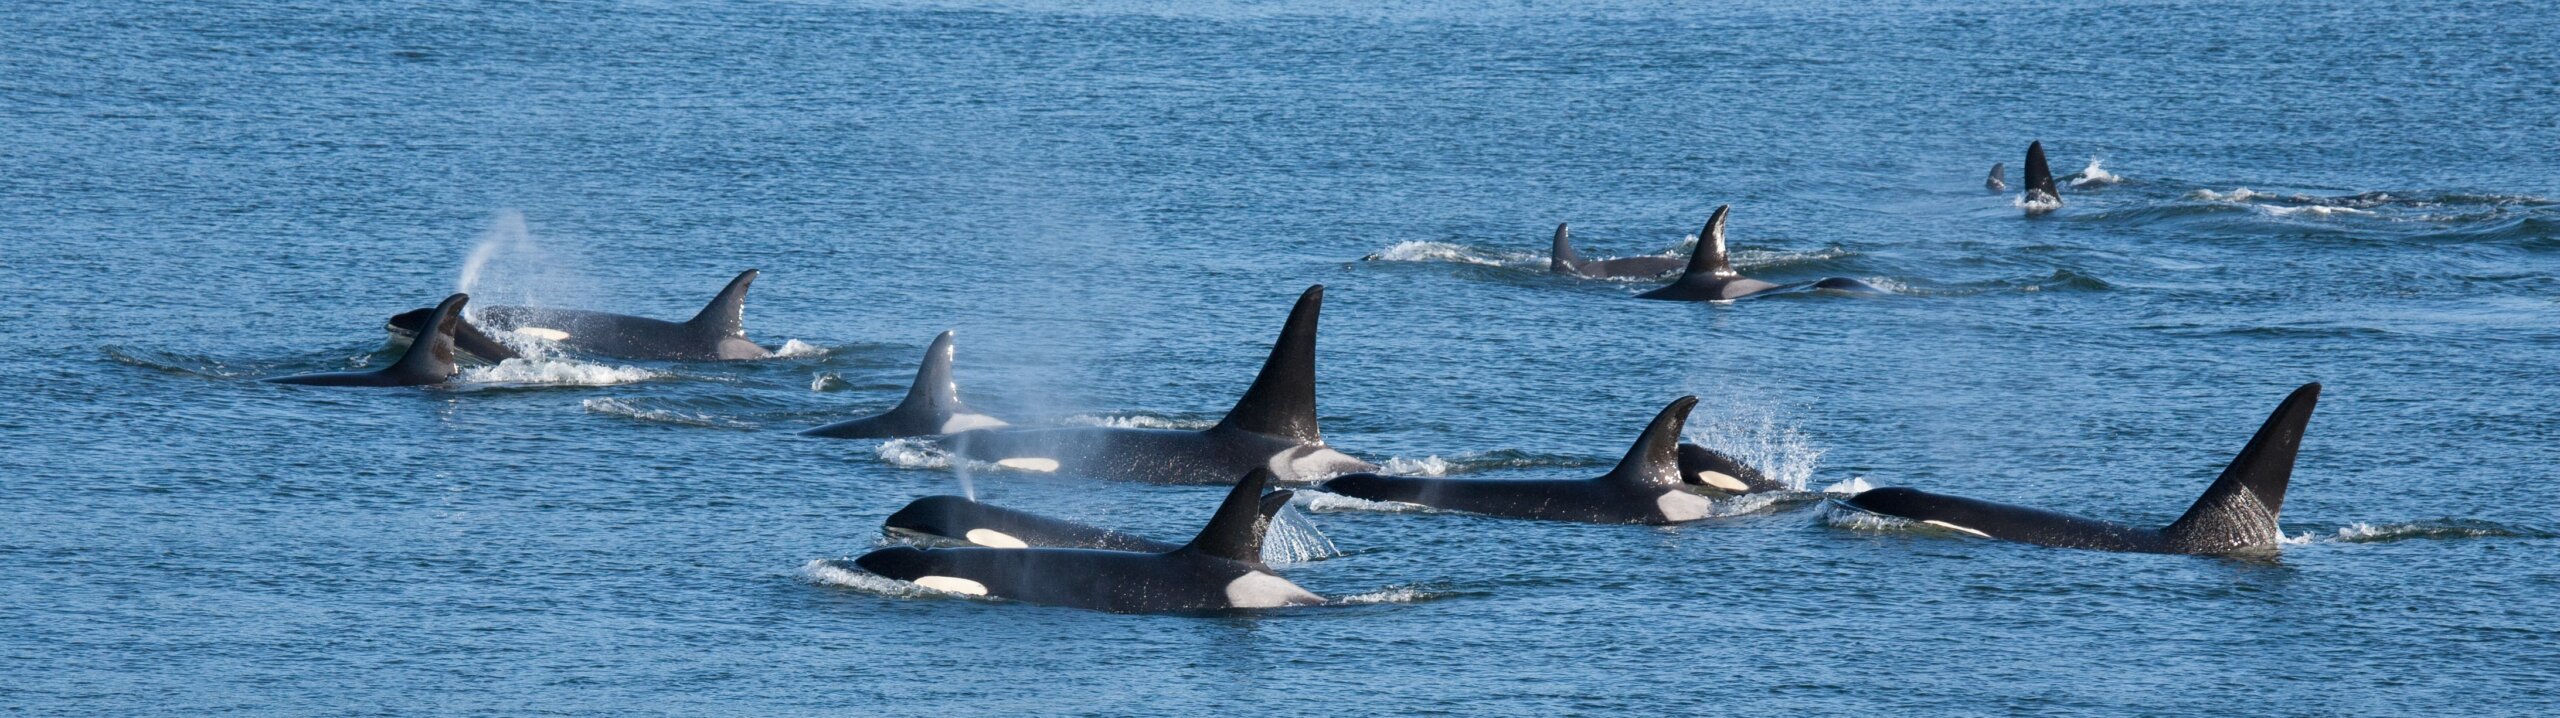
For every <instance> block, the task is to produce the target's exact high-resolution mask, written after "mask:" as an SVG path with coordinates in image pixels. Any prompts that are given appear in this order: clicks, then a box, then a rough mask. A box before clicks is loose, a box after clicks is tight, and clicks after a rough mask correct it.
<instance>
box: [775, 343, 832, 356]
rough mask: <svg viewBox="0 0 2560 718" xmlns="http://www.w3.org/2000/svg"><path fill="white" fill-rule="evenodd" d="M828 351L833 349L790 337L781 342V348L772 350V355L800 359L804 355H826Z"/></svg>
mask: <svg viewBox="0 0 2560 718" xmlns="http://www.w3.org/2000/svg"><path fill="white" fill-rule="evenodd" d="M830 351H834V350H832V349H828V348H826V347H822V346H818V345H816V344H811V343H808V342H804V341H800V340H798V339H791V340H787V341H784V342H783V343H782V348H780V349H775V350H773V356H774V357H775V358H778V359H800V358H804V357H819V356H826V355H827V353H828V352H830Z"/></svg>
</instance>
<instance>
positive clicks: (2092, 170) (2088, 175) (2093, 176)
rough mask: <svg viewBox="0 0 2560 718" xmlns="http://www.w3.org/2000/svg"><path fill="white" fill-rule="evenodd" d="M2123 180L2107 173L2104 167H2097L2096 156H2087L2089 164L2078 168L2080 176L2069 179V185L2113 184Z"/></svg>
mask: <svg viewBox="0 0 2560 718" xmlns="http://www.w3.org/2000/svg"><path fill="white" fill-rule="evenodd" d="M2123 181H2124V178H2123V177H2119V176H2116V175H2114V174H2111V173H2108V172H2107V170H2106V169H2105V168H2102V167H2099V166H2098V158H2096V157H2091V158H2089V166H2088V167H2086V168H2082V169H2081V170H2080V176H2079V177H2078V178H2076V179H2073V180H2071V186H2073V187H2089V186H2094V185H2102V184H2115V183H2117V182H2123Z"/></svg>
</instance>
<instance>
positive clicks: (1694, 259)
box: [1680, 204, 1742, 281]
mask: <svg viewBox="0 0 2560 718" xmlns="http://www.w3.org/2000/svg"><path fill="white" fill-rule="evenodd" d="M1732 212H1733V205H1729V204H1726V205H1717V206H1716V213H1715V216H1712V217H1708V218H1707V226H1706V228H1704V229H1700V230H1698V247H1697V248H1696V249H1693V250H1690V251H1689V268H1688V269H1687V270H1685V271H1682V272H1681V273H1680V280H1681V281H1688V280H1690V279H1729V278H1732V277H1738V276H1742V275H1741V274H1740V273H1738V272H1735V271H1733V262H1732V261H1731V260H1729V259H1727V258H1726V257H1725V248H1724V218H1725V215H1727V214H1731V213H1732Z"/></svg>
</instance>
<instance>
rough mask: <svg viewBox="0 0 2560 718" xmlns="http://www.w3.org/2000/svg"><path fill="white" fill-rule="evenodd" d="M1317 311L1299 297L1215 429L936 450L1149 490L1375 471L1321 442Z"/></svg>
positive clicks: (969, 442) (1091, 434) (1097, 432)
mask: <svg viewBox="0 0 2560 718" xmlns="http://www.w3.org/2000/svg"><path fill="white" fill-rule="evenodd" d="M1323 305H1324V286H1323V285H1316V286H1314V287H1310V288H1308V289H1307V291H1306V293H1305V294H1301V295H1299V297H1298V303H1297V306H1296V307H1295V308H1294V309H1292V310H1291V311H1290V312H1289V322H1288V324H1287V325H1285V326H1283V327H1282V328H1281V330H1280V339H1279V340H1278V341H1276V342H1274V343H1272V345H1271V356H1270V357H1269V358H1268V359H1265V360H1264V361H1263V364H1262V373H1261V374H1260V375H1258V376H1256V377H1254V380H1253V386H1252V388H1249V389H1246V390H1245V393H1244V398H1243V399H1240V400H1238V401H1237V402H1236V405H1235V408H1234V409H1231V410H1229V411H1228V412H1227V416H1226V418H1225V419H1223V420H1220V421H1219V422H1218V425H1217V426H1213V427H1210V428H1208V429H1204V430H1200V431H1189V430H1180V429H1134V428H1121V427H1107V426H1079V427H1063V428H1040V429H1013V428H1003V429H981V430H977V431H967V432H961V433H958V434H954V435H952V436H951V437H950V438H948V439H946V440H945V441H944V444H945V445H946V446H949V447H951V448H952V450H953V451H955V452H957V453H958V454H959V455H961V456H964V457H967V458H970V459H974V460H977V461H982V462H988V463H993V464H996V465H998V466H1002V467H1006V468H1013V469H1022V470H1027V471H1043V472H1057V473H1061V474H1075V475H1081V476H1087V477H1092V478H1100V479H1115V480H1123V481H1143V482H1148V483H1158V484H1199V483H1210V482H1216V481H1219V480H1220V479H1218V478H1217V477H1222V476H1235V475H1237V474H1241V473H1244V472H1245V471H1246V470H1247V469H1253V468H1267V469H1270V470H1271V472H1272V473H1273V474H1275V475H1277V476H1278V477H1279V480H1281V481H1289V482H1308V481H1315V480H1318V479H1322V478H1325V477H1327V476H1332V475H1335V474H1339V473H1343V472H1346V471H1368V470H1371V469H1375V468H1377V467H1376V466H1375V465H1372V464H1370V463H1368V462H1365V461H1361V460H1359V459H1355V458H1352V457H1350V456H1348V455H1345V454H1343V453H1342V452H1339V451H1335V450H1333V449H1332V448H1330V447H1327V446H1325V444H1324V435H1323V432H1321V431H1320V430H1318V428H1317V426H1316V384H1315V382H1316V317H1317V314H1318V313H1319V312H1320V311H1321V310H1322V308H1323Z"/></svg>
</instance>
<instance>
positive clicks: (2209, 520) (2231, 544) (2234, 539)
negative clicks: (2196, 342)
mask: <svg viewBox="0 0 2560 718" xmlns="http://www.w3.org/2000/svg"><path fill="white" fill-rule="evenodd" d="M2319 403H2320V384H2319V383H2318V382H2313V383H2310V384H2304V385H2302V388H2299V389H2295V390H2293V394H2292V395H2290V396H2286V397H2285V398H2284V403H2282V404H2278V405H2276V410H2275V413H2273V414H2269V415H2268V416H2267V423H2265V424H2261V425H2259V426H2258V433H2257V435H2255V436H2251V437H2249V445H2248V446H2246V447H2243V448H2241V449H2240V455H2238V456H2234V457H2232V458H2231V464H2230V465H2229V466H2225V467H2223V469H2222V476H2221V477H2220V478H2216V479H2214V480H2213V485H2212V486H2210V487H2207V488H2206V489H2205V490H2204V497H2203V498H2199V499H2196V503H2195V505H2194V506H2192V507H2189V508H2188V509H2187V514H2186V515H2185V516H2181V517H2179V518H2178V521H2177V523H2173V524H2169V527H2168V528H2166V529H2161V531H2160V532H2161V533H2162V534H2164V535H2166V536H2167V537H2168V538H2169V540H2170V542H2171V543H2172V544H2173V545H2175V546H2177V547H2179V548H2180V550H2185V551H2191V552H2195V553H2218V552H2228V551H2240V550H2247V549H2252V548H2264V547H2268V546H2273V545H2275V544H2276V541H2277V540H2278V539H2280V538H2282V537H2283V535H2284V534H2283V529H2281V528H2279V527H2278V526H2277V525H2276V517H2277V516H2278V515H2279V514H2281V513H2282V512H2283V511H2284V491H2285V487H2286V485H2288V484H2290V483H2292V481H2293V459H2294V456H2295V454H2296V453H2298V452H2300V451H2301V449H2302V432H2303V430H2304V429H2305V428H2306V427H2308V426H2309V425H2310V424H2311V409H2312V408H2313V407H2315V406H2317V405H2319Z"/></svg>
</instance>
